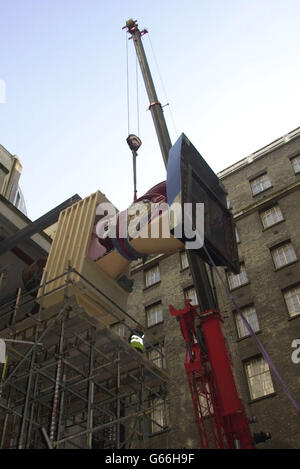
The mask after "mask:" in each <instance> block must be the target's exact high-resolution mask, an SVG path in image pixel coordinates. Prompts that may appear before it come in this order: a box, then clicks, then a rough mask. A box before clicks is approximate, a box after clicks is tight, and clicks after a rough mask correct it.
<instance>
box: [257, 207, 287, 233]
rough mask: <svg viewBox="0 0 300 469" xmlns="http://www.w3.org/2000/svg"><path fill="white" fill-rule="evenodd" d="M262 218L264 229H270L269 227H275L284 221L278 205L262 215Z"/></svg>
mask: <svg viewBox="0 0 300 469" xmlns="http://www.w3.org/2000/svg"><path fill="white" fill-rule="evenodd" d="M260 217H261V221H262V224H263V227H264V228H268V227H269V226H272V225H275V224H276V223H279V222H280V221H281V220H283V216H282V213H281V210H280V207H279V206H278V205H274V206H273V207H271V208H269V209H268V210H265V211H264V212H262V213H261V214H260Z"/></svg>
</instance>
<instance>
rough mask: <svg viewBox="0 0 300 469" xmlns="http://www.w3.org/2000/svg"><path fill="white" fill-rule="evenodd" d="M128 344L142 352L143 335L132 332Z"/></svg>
mask: <svg viewBox="0 0 300 469" xmlns="http://www.w3.org/2000/svg"><path fill="white" fill-rule="evenodd" d="M129 343H130V345H131V346H132V347H134V348H137V349H139V350H141V351H142V352H143V351H144V334H143V335H142V336H140V335H138V334H137V333H136V332H133V333H132V334H131V336H130V337H129Z"/></svg>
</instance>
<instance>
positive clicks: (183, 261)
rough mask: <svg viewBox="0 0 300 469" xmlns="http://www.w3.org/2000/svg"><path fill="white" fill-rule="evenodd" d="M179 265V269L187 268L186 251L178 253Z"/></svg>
mask: <svg viewBox="0 0 300 469" xmlns="http://www.w3.org/2000/svg"><path fill="white" fill-rule="evenodd" d="M180 263H181V268H182V269H186V268H187V267H188V266H189V261H188V256H187V252H186V251H182V252H181V253H180Z"/></svg>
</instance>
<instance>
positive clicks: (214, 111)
mask: <svg viewBox="0 0 300 469" xmlns="http://www.w3.org/2000/svg"><path fill="white" fill-rule="evenodd" d="M299 15H300V2H299V0H184V1H183V0H181V1H179V0H151V1H149V0H148V1H145V0H139V1H135V0H132V1H131V0H123V1H121V0H111V1H110V2H108V1H104V0H72V1H71V0H9V1H8V0H0V18H1V29H0V31H1V32H0V35H1V37H0V57H1V61H0V80H5V83H6V103H5V104H0V143H1V144H2V145H4V146H5V147H6V148H7V149H8V150H9V151H10V152H11V153H13V154H17V155H18V156H19V158H20V160H21V162H22V165H23V174H22V179H21V183H22V184H21V185H22V189H23V191H24V195H25V199H26V202H27V210H28V216H29V217H30V218H31V219H33V220H34V219H36V218H37V217H39V216H40V215H42V214H43V213H46V212H47V211H48V210H50V209H51V208H53V207H54V206H56V205H58V204H59V203H61V202H62V201H64V200H65V199H67V198H68V197H70V196H71V195H73V194H75V193H78V194H79V195H81V196H82V197H85V196H87V195H89V194H91V193H93V192H94V191H96V190H97V189H100V190H101V191H102V192H104V193H105V194H106V196H107V197H108V198H109V199H110V200H111V201H112V202H113V203H114V204H115V205H117V206H118V207H119V208H120V209H124V208H126V207H127V205H129V204H130V203H131V201H132V190H133V188H132V160H131V153H130V151H129V149H128V147H127V144H126V141H125V140H126V137H127V133H128V132H127V98H126V39H125V37H126V33H125V32H124V31H122V26H123V25H124V24H125V22H126V20H127V19H129V18H131V17H133V18H134V19H137V20H138V23H139V26H140V28H141V29H143V28H147V29H148V30H149V33H150V39H151V43H152V45H153V48H154V51H155V55H156V59H157V62H158V64H159V68H160V73H161V75H162V77H163V81H164V86H165V90H166V93H167V97H168V102H169V103H170V105H171V109H172V113H173V116H174V120H175V123H176V129H177V134H176V133H175V131H174V128H173V124H172V120H171V119H170V112H169V109H168V107H166V108H165V115H166V119H167V123H168V126H169V131H170V134H171V139H172V141H173V142H175V140H176V138H177V136H179V134H180V133H181V132H185V134H186V135H187V136H188V138H189V139H190V140H191V142H192V143H193V144H194V145H195V146H196V147H197V149H198V151H199V152H200V153H201V154H202V156H203V157H204V158H205V159H206V160H207V162H208V164H209V165H210V166H211V167H212V168H213V169H214V170H215V171H216V172H217V171H220V170H221V169H224V168H225V167H227V166H229V165H230V164H232V163H234V162H235V161H237V160H239V159H241V158H243V157H245V156H247V155H248V154H250V153H252V152H254V151H256V150H258V149H259V148H260V147H262V146H264V145H266V144H268V143H270V142H271V141H273V140H275V139H276V138H278V137H280V136H281V135H283V134H285V133H287V132H288V131H290V130H292V129H294V128H296V127H298V126H299V125H300V115H299V114H300V91H299V84H300V60H299V59H300V57H299V56H300V52H299V44H300V28H299ZM143 41H144V46H145V49H146V53H147V56H148V59H149V63H150V67H151V70H152V73H153V78H154V81H155V85H156V87H157V92H158V96H159V99H160V101H161V102H162V104H165V102H166V97H165V93H164V89H163V87H162V86H161V82H160V79H159V75H158V72H157V68H156V65H155V61H154V59H153V54H152V49H151V47H150V41H149V37H148V36H147V35H146V36H145V37H144V39H143ZM128 46H129V63H130V102H131V122H132V125H131V128H130V131H131V132H133V133H136V132H137V125H136V122H137V118H136V102H135V96H136V89H135V58H134V47H133V44H132V41H129V43H128ZM139 83H140V88H139V96H140V130H141V131H140V137H141V139H142V141H143V146H142V147H141V149H140V151H139V156H138V195H142V193H144V192H146V190H147V189H148V188H150V187H151V186H153V185H154V184H156V183H158V182H160V181H162V180H163V179H164V178H165V169H164V165H163V161H162V157H161V154H160V150H159V146H158V143H157V139H156V135H155V131H154V127H153V123H152V119H151V114H150V112H148V111H147V107H148V101H147V97H146V92H145V89H144V85H143V82H142V79H141V76H140V77H139Z"/></svg>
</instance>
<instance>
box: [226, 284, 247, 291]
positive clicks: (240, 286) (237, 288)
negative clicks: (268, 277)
mask: <svg viewBox="0 0 300 469" xmlns="http://www.w3.org/2000/svg"><path fill="white" fill-rule="evenodd" d="M246 285H250V282H247V283H243V285H239V286H238V287H235V288H233V289H232V290H231V289H230V288H229V290H230V292H235V291H237V290H239V289H240V288H243V287H245V286H246Z"/></svg>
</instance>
